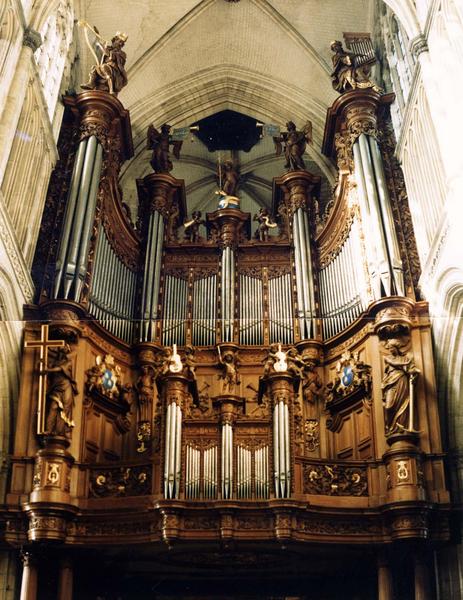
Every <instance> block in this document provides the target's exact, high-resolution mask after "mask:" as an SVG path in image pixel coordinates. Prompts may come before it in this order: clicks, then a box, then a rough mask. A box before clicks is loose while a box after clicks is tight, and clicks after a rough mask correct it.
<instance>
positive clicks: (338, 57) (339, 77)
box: [331, 40, 381, 94]
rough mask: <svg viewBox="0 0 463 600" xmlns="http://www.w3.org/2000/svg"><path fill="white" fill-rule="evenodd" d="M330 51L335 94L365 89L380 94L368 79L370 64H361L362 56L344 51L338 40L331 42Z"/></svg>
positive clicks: (377, 88)
mask: <svg viewBox="0 0 463 600" xmlns="http://www.w3.org/2000/svg"><path fill="white" fill-rule="evenodd" d="M331 51H332V52H333V56H332V57H331V60H332V63H333V71H332V72H331V83H332V84H333V88H334V89H335V90H336V91H337V92H339V93H340V94H342V93H344V92H347V91H349V90H356V89H366V88H372V89H373V90H375V92H381V88H379V87H378V86H377V85H376V84H375V83H374V82H373V81H371V79H370V72H371V66H370V64H361V60H360V59H362V58H363V56H362V55H360V54H356V53H354V52H350V51H348V50H344V49H343V47H342V42H340V41H338V40H336V41H334V42H331Z"/></svg>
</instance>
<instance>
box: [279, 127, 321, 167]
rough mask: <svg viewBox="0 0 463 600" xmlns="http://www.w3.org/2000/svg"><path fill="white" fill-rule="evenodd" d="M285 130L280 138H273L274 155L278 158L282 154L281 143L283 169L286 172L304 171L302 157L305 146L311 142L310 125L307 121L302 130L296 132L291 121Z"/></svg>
mask: <svg viewBox="0 0 463 600" xmlns="http://www.w3.org/2000/svg"><path fill="white" fill-rule="evenodd" d="M286 128H287V131H284V132H283V133H281V134H280V137H274V138H273V141H274V142H275V149H276V155H277V156H280V154H281V152H282V145H281V144H282V143H283V144H284V145H285V148H284V153H285V158H286V163H285V169H288V171H305V170H306V168H305V164H304V161H303V160H302V155H303V154H304V152H305V148H306V145H307V144H310V143H311V142H312V123H311V122H310V121H307V123H306V124H305V125H304V127H303V128H302V130H301V131H297V130H296V125H295V124H294V123H293V121H288V122H287V123H286Z"/></svg>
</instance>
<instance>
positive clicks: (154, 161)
mask: <svg viewBox="0 0 463 600" xmlns="http://www.w3.org/2000/svg"><path fill="white" fill-rule="evenodd" d="M170 130H171V126H170V125H168V124H167V123H164V124H163V125H161V131H160V132H159V131H158V130H157V129H156V127H155V126H154V125H153V124H151V125H150V126H149V127H148V132H147V148H148V150H152V151H153V154H152V156H151V161H150V164H151V166H152V167H153V170H154V172H155V173H169V172H170V171H172V169H173V168H174V165H173V164H172V161H171V160H170V156H169V147H170V146H172V151H173V153H174V156H175V158H177V159H179V158H180V150H181V148H182V144H183V142H182V141H181V140H173V139H172V136H171V135H170Z"/></svg>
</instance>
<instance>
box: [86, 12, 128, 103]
mask: <svg viewBox="0 0 463 600" xmlns="http://www.w3.org/2000/svg"><path fill="white" fill-rule="evenodd" d="M78 24H79V25H80V26H81V27H84V32H85V40H86V42H87V46H88V47H89V48H90V52H91V53H92V55H93V57H94V59H95V63H96V64H95V65H94V66H93V67H92V69H91V71H90V76H89V80H88V82H87V83H85V84H83V85H81V86H80V87H81V88H82V89H84V90H103V91H105V92H109V93H110V94H113V95H114V96H117V94H118V93H119V92H120V91H121V89H122V88H123V87H124V86H126V85H127V73H126V71H125V61H126V60H127V55H126V53H125V52H124V51H123V50H122V48H123V47H124V44H125V42H126V41H127V35H126V34H125V33H121V32H119V31H118V32H117V33H116V35H115V36H114V37H113V38H112V39H111V41H110V42H108V41H106V40H104V39H103V38H102V37H101V35H100V33H99V31H98V29H97V28H96V27H93V28H92V27H90V25H89V24H88V23H87V22H86V21H79V22H78ZM89 31H91V32H92V33H93V34H94V36H95V37H96V45H97V46H98V47H99V49H100V51H101V57H100V58H99V57H98V56H97V54H96V53H95V50H94V49H93V45H92V44H90V41H89V39H88V32H89Z"/></svg>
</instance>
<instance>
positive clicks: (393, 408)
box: [381, 339, 420, 435]
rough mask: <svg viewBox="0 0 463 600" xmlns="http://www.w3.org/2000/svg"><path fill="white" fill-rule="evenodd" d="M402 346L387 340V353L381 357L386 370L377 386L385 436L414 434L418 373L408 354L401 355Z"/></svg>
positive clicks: (397, 342) (394, 340) (395, 341)
mask: <svg viewBox="0 0 463 600" xmlns="http://www.w3.org/2000/svg"><path fill="white" fill-rule="evenodd" d="M402 345H403V343H402V342H401V341H400V340H398V339H389V340H387V342H386V344H385V348H387V349H388V350H389V351H390V354H389V356H385V357H384V362H385V363H386V367H385V369H384V377H383V381H382V384H381V387H382V390H383V405H384V415H385V425H386V434H387V435H390V434H392V433H398V432H403V431H414V424H413V413H414V406H413V403H414V398H413V392H414V384H415V381H416V378H417V377H418V374H419V372H420V371H419V370H418V369H417V368H416V366H415V363H414V361H413V357H412V355H411V354H410V353H407V352H402V351H401V346H402Z"/></svg>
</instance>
